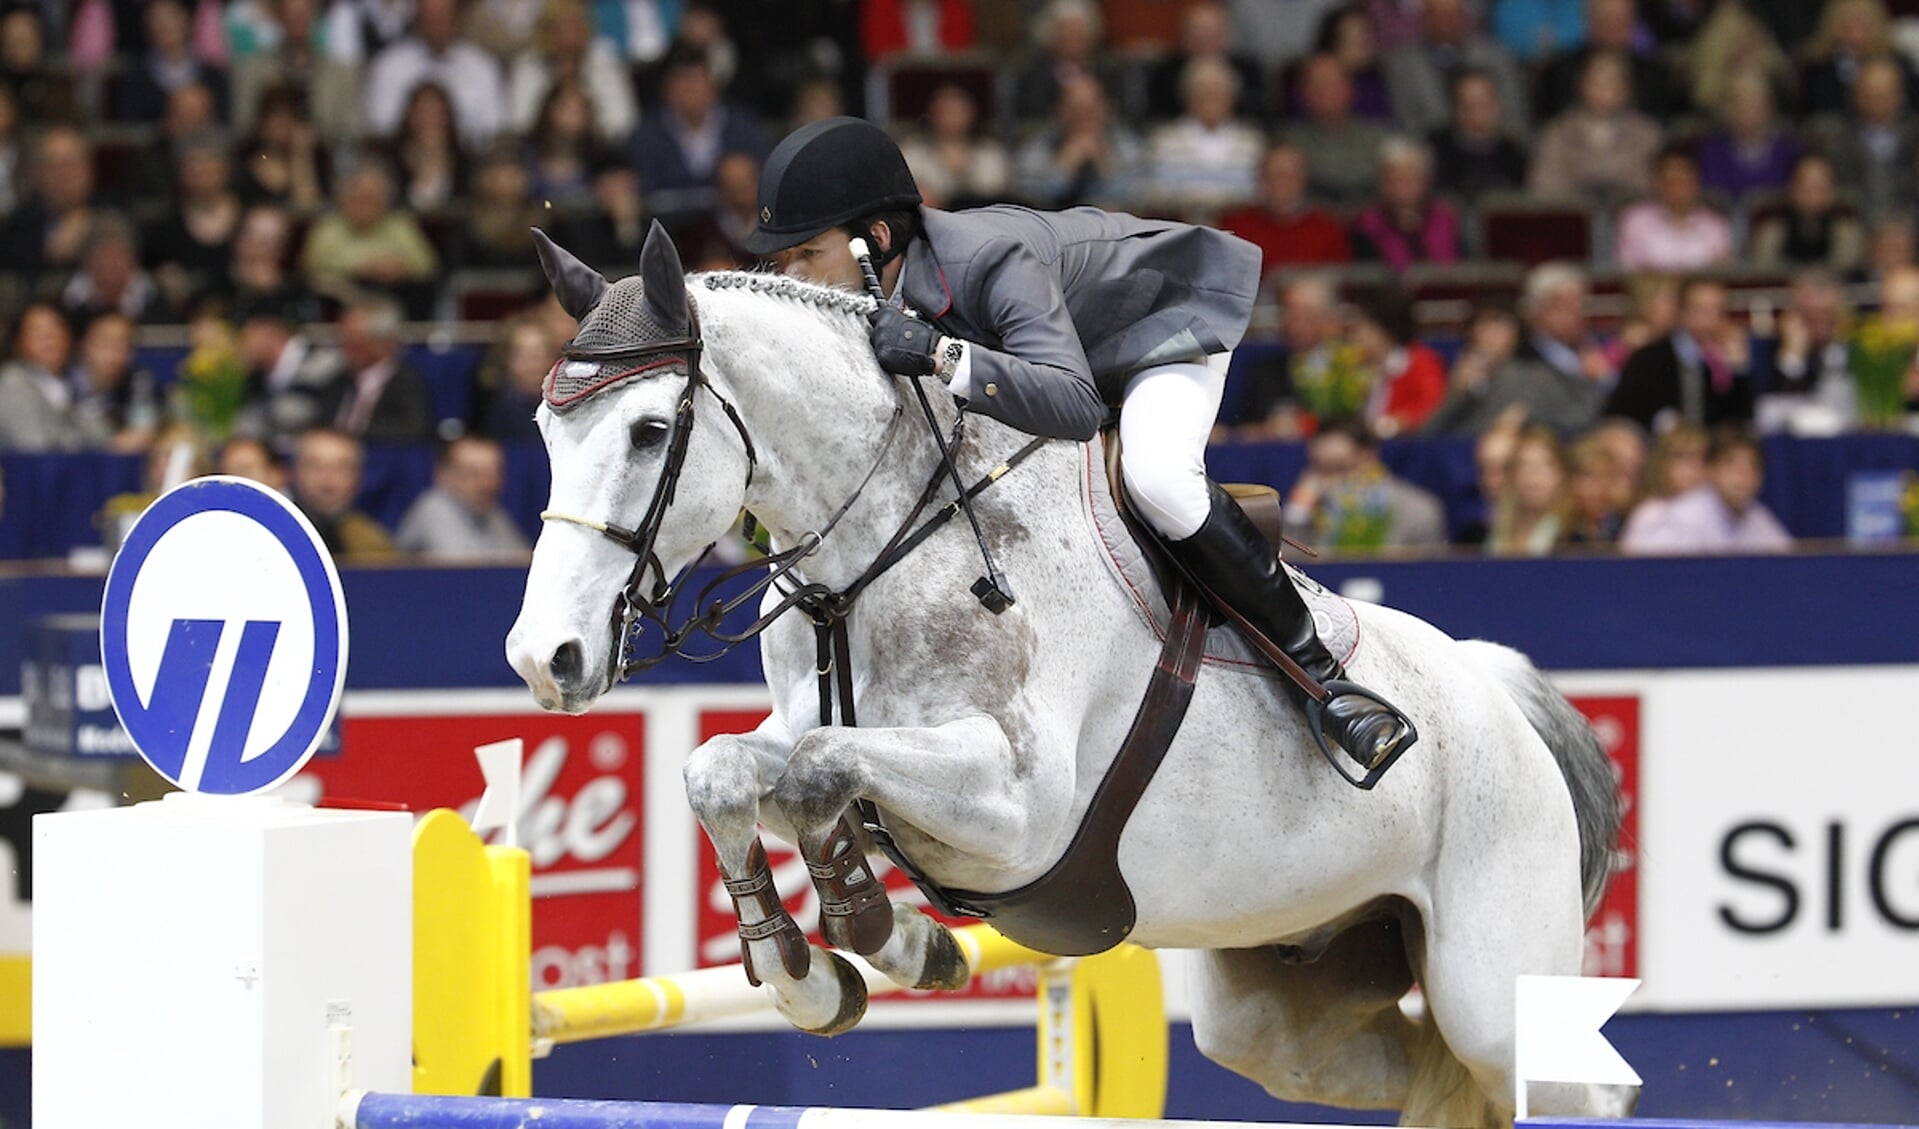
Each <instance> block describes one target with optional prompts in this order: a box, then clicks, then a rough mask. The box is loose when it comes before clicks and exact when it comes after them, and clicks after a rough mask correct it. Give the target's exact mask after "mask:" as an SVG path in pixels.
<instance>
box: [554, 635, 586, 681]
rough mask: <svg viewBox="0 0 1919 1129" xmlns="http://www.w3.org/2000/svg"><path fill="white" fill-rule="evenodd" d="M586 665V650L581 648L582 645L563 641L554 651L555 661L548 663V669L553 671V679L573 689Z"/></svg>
mask: <svg viewBox="0 0 1919 1129" xmlns="http://www.w3.org/2000/svg"><path fill="white" fill-rule="evenodd" d="M585 665H586V652H585V651H584V650H582V649H581V648H580V645H579V644H578V643H563V644H561V646H560V649H559V650H557V651H555V652H553V661H551V662H549V663H547V665H546V669H547V670H548V671H549V672H551V673H552V675H553V681H555V682H557V683H559V684H560V685H561V686H562V687H564V688H566V689H572V688H573V687H574V686H576V685H578V684H579V681H580V672H581V670H582V669H583V668H584V667H585Z"/></svg>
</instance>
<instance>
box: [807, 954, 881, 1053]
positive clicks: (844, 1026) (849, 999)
mask: <svg viewBox="0 0 1919 1129" xmlns="http://www.w3.org/2000/svg"><path fill="white" fill-rule="evenodd" d="M820 955H821V956H823V957H825V958H826V963H827V967H829V968H831V969H832V970H833V977H834V979H836V980H837V981H839V989H840V1009H839V1011H837V1012H835V1013H834V1015H833V1018H832V1019H829V1020H827V1021H826V1023H825V1024H823V1025H821V1026H819V1027H802V1028H800V1030H802V1031H804V1032H806V1033H807V1034H808V1035H822V1036H826V1037H829V1038H830V1037H832V1036H834V1035H838V1034H840V1033H842V1032H845V1031H851V1030H852V1029H853V1028H855V1027H857V1026H859V1022H860V1020H862V1019H864V1018H866V980H865V978H864V977H862V976H861V975H860V974H859V970H858V969H856V968H854V967H853V965H852V964H851V963H850V962H849V961H847V959H846V958H845V957H842V956H841V955H839V954H838V953H835V952H831V951H824V950H823V951H822V952H821V953H820Z"/></svg>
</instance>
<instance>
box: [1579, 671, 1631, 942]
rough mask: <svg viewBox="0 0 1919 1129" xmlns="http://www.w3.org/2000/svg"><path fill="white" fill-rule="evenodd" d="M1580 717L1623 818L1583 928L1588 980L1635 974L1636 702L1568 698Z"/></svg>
mask: <svg viewBox="0 0 1919 1129" xmlns="http://www.w3.org/2000/svg"><path fill="white" fill-rule="evenodd" d="M1571 700H1572V704H1573V706H1574V707H1575V708H1576V709H1578V710H1579V712H1580V713H1582V714H1585V715H1586V720H1587V721H1589V722H1591V723H1592V727H1593V732H1594V733H1595V734H1596V735H1597V736H1598V737H1599V744H1600V747H1601V748H1603V749H1605V750H1606V755H1607V757H1609V758H1610V759H1611V760H1612V764H1613V771H1614V772H1615V773H1617V774H1618V777H1619V791H1620V797H1621V799H1622V801H1623V802H1624V804H1625V817H1624V819H1623V821H1622V822H1621V824H1620V828H1619V845H1618V847H1617V849H1616V850H1615V851H1614V854H1613V871H1612V881H1611V882H1610V884H1608V885H1607V887H1606V897H1605V900H1604V901H1602V902H1600V904H1599V909H1598V910H1597V911H1596V912H1594V914H1593V916H1592V920H1590V921H1588V922H1587V923H1586V968H1585V972H1586V975H1588V976H1637V975H1639V740H1640V734H1639V697H1638V695H1636V694H1622V695H1613V696H1593V695H1580V694H1574V695H1571Z"/></svg>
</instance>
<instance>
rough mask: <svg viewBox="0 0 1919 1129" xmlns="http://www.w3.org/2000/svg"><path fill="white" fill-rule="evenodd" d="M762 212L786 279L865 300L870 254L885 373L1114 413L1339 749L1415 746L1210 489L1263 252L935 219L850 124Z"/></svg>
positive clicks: (874, 322)
mask: <svg viewBox="0 0 1919 1129" xmlns="http://www.w3.org/2000/svg"><path fill="white" fill-rule="evenodd" d="M759 204H760V209H759V227H758V229H757V230H755V231H754V232H753V233H752V234H751V235H750V236H749V237H748V238H747V241H746V247H747V250H749V251H750V252H752V253H753V254H756V255H761V256H771V257H774V259H775V261H776V262H777V264H778V266H779V268H780V270H782V271H783V272H784V273H786V274H789V275H793V276H796V277H799V278H804V279H808V280H810V281H813V282H817V283H822V284H826V285H834V286H843V287H848V288H852V289H860V288H861V287H862V285H863V276H862V274H861V271H860V267H859V265H858V263H857V262H856V261H855V259H854V257H853V255H852V253H851V251H850V250H849V247H848V243H849V240H850V239H851V238H853V237H855V236H857V237H859V238H863V239H865V240H866V241H867V243H868V245H869V246H870V247H871V248H872V249H873V251H874V255H873V262H874V265H875V266H876V267H878V269H879V276H880V283H881V288H882V290H883V291H884V292H885V293H886V294H887V295H888V301H887V302H884V303H882V304H881V305H880V306H879V308H878V309H876V310H875V311H874V312H873V314H872V316H871V319H870V320H871V327H872V329H871V337H872V343H873V351H874V354H875V355H876V357H877V358H878V361H879V364H880V367H881V368H883V369H885V370H886V371H888V372H890V373H893V374H894V375H896V376H901V377H907V378H917V377H926V376H932V377H936V378H938V379H939V380H941V381H942V382H944V383H945V385H946V387H947V388H948V389H949V390H950V391H951V392H952V394H953V395H954V396H956V397H959V398H960V399H961V400H962V401H964V402H965V403H966V404H967V406H968V408H969V409H970V410H972V411H976V412H980V413H981V414H983V415H988V416H992V417H993V418H994V419H997V420H1000V421H1001V422H1003V423H1006V424H1009V425H1011V426H1013V427H1016V428H1019V429H1020V430H1022V431H1025V432H1028V433H1030V434H1034V435H1044V436H1049V437H1057V438H1065V439H1073V440H1077V441H1081V442H1084V441H1086V440H1089V439H1091V438H1092V437H1093V436H1094V435H1095V434H1097V433H1098V431H1099V428H1100V425H1101V423H1102V422H1103V421H1104V420H1105V418H1106V417H1107V415H1108V412H1109V410H1110V407H1111V406H1112V405H1115V404H1117V405H1118V406H1119V409H1120V413H1119V432H1120V441H1121V444H1122V446H1123V448H1124V450H1125V453H1126V454H1125V461H1124V469H1123V475H1124V478H1125V484H1126V492H1127V496H1128V498H1129V499H1130V500H1131V501H1132V503H1133V505H1134V508H1135V509H1136V510H1137V511H1138V512H1139V513H1141V514H1142V515H1143V516H1144V517H1145V519H1146V520H1147V521H1148V522H1149V523H1150V524H1151V525H1152V526H1153V528H1154V529H1156V530H1157V531H1158V532H1159V533H1160V534H1161V535H1162V536H1163V537H1165V538H1166V540H1167V542H1168V547H1169V549H1170V550H1171V552H1172V554H1173V556H1174V558H1175V559H1176V560H1178V561H1179V563H1180V564H1181V566H1182V567H1184V568H1185V569H1187V570H1188V571H1189V572H1191V573H1192V574H1193V576H1194V577H1195V578H1197V579H1198V580H1199V581H1200V583H1201V584H1203V585H1204V586H1205V587H1206V588H1207V589H1209V590H1210V591H1211V592H1212V594H1213V595H1214V596H1216V597H1217V598H1219V599H1220V600H1222V601H1224V602H1225V603H1226V604H1228V605H1229V606H1231V607H1232V608H1233V609H1234V610H1235V611H1237V612H1238V613H1239V614H1240V615H1241V616H1243V617H1244V618H1245V619H1246V620H1247V621H1248V622H1249V623H1251V625H1252V626H1253V627H1254V628H1255V629H1256V630H1258V631H1259V632H1260V633H1262V634H1263V635H1265V636H1266V638H1267V639H1268V640H1269V641H1271V642H1272V643H1273V644H1275V645H1277V646H1278V647H1280V648H1282V649H1283V650H1284V651H1285V652H1286V653H1287V654H1288V655H1290V656H1292V658H1293V660H1294V661H1295V662H1297V663H1299V665H1300V666H1301V667H1303V668H1304V669H1305V670H1306V672H1307V673H1308V674H1309V675H1311V676H1312V677H1313V678H1314V679H1316V680H1318V681H1319V682H1320V683H1321V684H1322V685H1324V684H1328V683H1330V684H1332V685H1330V686H1328V689H1329V690H1330V691H1331V696H1330V697H1329V698H1328V699H1327V701H1326V703H1325V707H1324V727H1325V731H1326V735H1327V736H1328V737H1329V738H1330V739H1332V740H1333V741H1336V742H1338V744H1339V745H1340V746H1341V747H1343V748H1344V749H1345V750H1346V751H1347V752H1348V753H1350V754H1352V756H1353V757H1354V759H1356V760H1357V761H1359V762H1360V763H1361V764H1363V765H1365V766H1366V767H1367V768H1369V769H1371V768H1374V767H1377V766H1378V765H1380V764H1382V763H1384V762H1385V761H1386V760H1387V758H1389V757H1390V756H1392V755H1393V753H1394V752H1395V751H1397V750H1398V749H1400V748H1401V747H1402V746H1408V745H1410V744H1412V742H1413V740H1414V739H1415V734H1414V730H1413V728H1412V726H1411V724H1410V723H1409V722H1408V721H1407V720H1406V718H1405V717H1404V716H1403V715H1401V714H1400V713H1399V712H1398V711H1397V710H1395V709H1393V708H1392V707H1391V706H1388V705H1386V704H1385V703H1383V702H1381V701H1379V700H1377V699H1375V698H1372V697H1370V696H1368V695H1366V694H1365V693H1363V692H1356V691H1358V687H1355V686H1353V685H1352V684H1351V683H1348V682H1346V673H1345V671H1344V670H1343V669H1342V668H1341V666H1340V664H1339V662H1338V661H1337V660H1336V659H1334V658H1333V656H1332V654H1331V653H1330V652H1329V651H1327V649H1326V646H1325V644H1323V643H1322V642H1320V639H1319V635H1318V633H1317V632H1316V631H1315V629H1314V626H1313V617H1312V614H1311V613H1310V612H1309V611H1308V610H1307V608H1306V604H1305V602H1304V601H1303V600H1302V599H1301V598H1300V595H1299V593H1298V592H1297V591H1295V590H1294V588H1293V585H1292V582H1291V580H1290V579H1289V577H1288V575H1287V572H1286V570H1285V569H1283V568H1281V567H1280V565H1279V560H1278V555H1277V554H1276V553H1274V552H1273V549H1272V546H1271V545H1270V544H1269V543H1268V541H1267V540H1266V538H1265V537H1264V536H1263V535H1262V534H1261V532H1260V531H1259V529H1258V528H1257V527H1256V526H1255V525H1254V524H1253V522H1252V521H1251V519H1249V518H1248V517H1247V516H1246V514H1245V513H1244V512H1243V511H1242V510H1241V509H1240V508H1239V505H1238V503H1236V502H1234V501H1233V499H1232V497H1231V496H1230V495H1229V494H1227V493H1226V491H1224V490H1222V489H1221V488H1220V487H1219V486H1218V485H1216V484H1214V483H1213V482H1212V481H1211V480H1210V479H1208V478H1207V476H1206V467H1205V461H1204V453H1205V446H1206V439H1207V436H1208V434H1209V433H1210V431H1211V429H1212V426H1213V421H1214V417H1215V416H1216V415H1217V414H1218V412H1219V401H1220V393H1221V391H1222V389H1223V387H1224V385H1225V377H1226V361H1227V359H1228V357H1229V355H1230V353H1231V351H1232V349H1233V346H1234V345H1236V344H1238V342H1239V339H1240V337H1241V335H1242V334H1243V333H1244V332H1245V329H1246V323H1247V320H1248V318H1249V317H1250V316H1251V313H1252V306H1253V301H1254V297H1255V294H1256V292H1257V290H1258V287H1259V277H1260V255H1259V250H1258V249H1257V248H1256V247H1254V246H1253V245H1252V244H1250V243H1246V242H1243V241H1241V240H1239V239H1236V238H1234V237H1232V236H1229V235H1226V234H1223V233H1221V232H1218V231H1215V230H1212V229H1210V228H1202V227H1196V226H1192V225H1188V224H1181V223H1173V222H1164V221H1156V220H1155V221H1148V220H1141V219H1138V218H1135V217H1133V216H1128V215H1121V214H1117V213H1109V212H1102V211H1099V210H1097V209H1093V208H1075V209H1073V210H1071V211H1066V212H1035V211H1031V210H1028V209H1026V208H1018V207H1011V206H994V207H988V208H978V209H974V210H970V211H964V212H945V211H940V210H937V209H934V208H929V207H924V206H922V204H921V199H920V194H919V190H918V188H917V187H916V186H915V185H914V182H913V176H912V174H911V173H910V172H908V171H907V167H906V161H905V159H904V158H902V157H901V156H900V151H899V147H898V146H897V145H895V144H894V142H893V139H892V138H891V137H889V136H887V134H886V132H885V131H884V130H881V129H880V128H879V127H878V126H875V125H872V124H871V123H869V122H865V121H862V120H860V119H858V118H848V117H839V118H829V119H827V120H825V121H819V122H814V123H812V124H810V125H807V126H804V127H802V128H801V129H799V130H797V131H795V132H794V133H793V134H791V135H790V136H788V137H787V138H786V139H785V140H784V141H782V142H780V144H779V145H778V147H776V148H775V149H774V150H773V153H772V155H771V156H770V157H769V158H768V159H767V163H766V169H765V171H764V173H763V174H762V175H761V178H760V196H759ZM908 306H910V307H911V308H912V309H914V310H917V311H921V312H922V313H923V314H924V316H925V317H926V318H927V319H928V320H930V322H931V324H932V327H933V329H934V332H928V329H927V321H921V320H918V319H916V318H914V317H912V316H910V315H909V314H907V313H906V312H905V309H904V307H908ZM1286 685H1287V686H1288V687H1289V688H1290V687H1292V683H1291V682H1290V680H1288V681H1287V682H1286ZM1295 696H1296V698H1299V699H1300V700H1301V704H1302V705H1303V704H1304V700H1303V691H1295Z"/></svg>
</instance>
